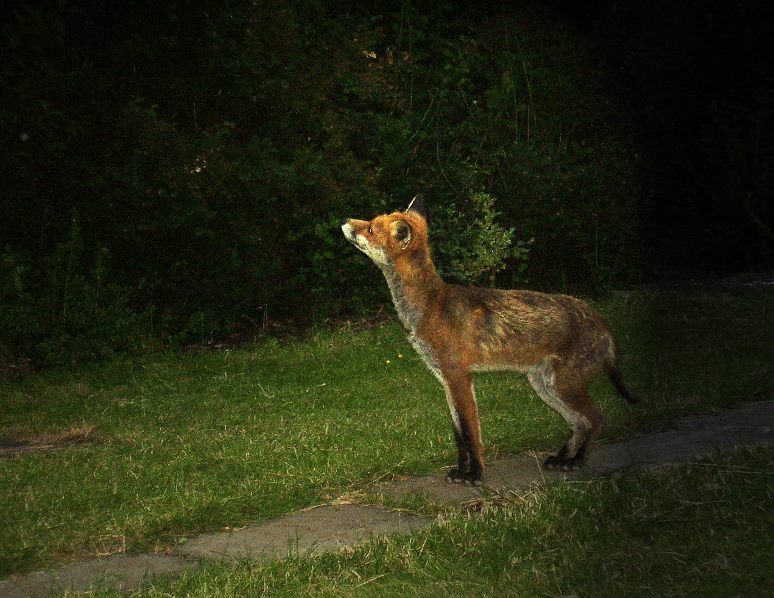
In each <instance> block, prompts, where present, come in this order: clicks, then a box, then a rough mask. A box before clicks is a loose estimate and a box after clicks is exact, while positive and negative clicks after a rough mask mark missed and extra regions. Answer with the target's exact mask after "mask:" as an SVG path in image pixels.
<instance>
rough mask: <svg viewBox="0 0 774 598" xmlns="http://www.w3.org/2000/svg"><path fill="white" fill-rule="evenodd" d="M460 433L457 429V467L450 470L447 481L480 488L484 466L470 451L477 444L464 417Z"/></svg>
mask: <svg viewBox="0 0 774 598" xmlns="http://www.w3.org/2000/svg"><path fill="white" fill-rule="evenodd" d="M459 422H460V431H459V432H458V431H457V429H456V428H455V430H454V439H455V440H456V441H457V454H458V458H457V467H455V468H453V469H451V470H449V473H448V474H447V475H446V481H447V482H452V483H455V484H467V485H469V486H478V485H480V484H481V477H482V475H483V473H484V464H483V463H482V462H481V459H480V458H479V457H477V456H476V454H475V452H474V451H472V450H471V449H470V447H472V446H473V445H474V444H473V443H474V442H475V440H474V439H473V438H472V436H471V433H470V432H471V427H470V425H469V424H468V422H467V420H466V419H465V418H463V417H460V418H459Z"/></svg>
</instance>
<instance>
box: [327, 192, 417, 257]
mask: <svg viewBox="0 0 774 598" xmlns="http://www.w3.org/2000/svg"><path fill="white" fill-rule="evenodd" d="M341 230H342V232H343V233H344V237H346V239H347V241H349V242H350V243H352V244H353V245H354V246H355V247H357V248H358V249H359V250H360V251H362V252H363V253H365V254H366V255H367V256H368V257H370V258H371V259H372V260H373V261H374V263H375V264H376V265H377V266H379V267H380V268H381V267H384V266H387V265H390V264H395V263H396V262H398V261H400V260H401V259H402V258H404V257H409V256H412V255H414V254H416V253H420V252H421V253H422V254H424V255H426V254H427V221H426V220H425V201H424V197H423V196H422V195H417V196H416V197H415V198H414V199H412V200H411V203H410V204H409V206H408V208H406V210H405V211H404V212H393V213H392V214H383V215H381V216H376V217H375V218H374V219H373V220H356V219H354V218H345V219H344V220H342V222H341Z"/></svg>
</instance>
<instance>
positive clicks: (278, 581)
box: [96, 447, 774, 598]
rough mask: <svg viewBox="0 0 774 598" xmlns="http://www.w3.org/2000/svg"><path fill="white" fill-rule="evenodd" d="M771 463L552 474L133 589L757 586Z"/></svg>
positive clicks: (519, 592)
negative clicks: (476, 505) (379, 525)
mask: <svg viewBox="0 0 774 598" xmlns="http://www.w3.org/2000/svg"><path fill="white" fill-rule="evenodd" d="M773 472H774V448H771V447H767V448H757V449H753V450H749V449H748V450H743V451H740V452H738V453H737V454H735V455H733V456H730V457H725V458H723V459H714V460H706V461H704V462H701V463H698V464H694V465H691V466H685V467H673V468H667V469H659V470H654V471H651V472H649V473H644V474H630V475H627V476H624V477H619V478H607V479H599V480H593V481H590V482H584V483H574V484H557V485H553V486H549V487H548V489H547V490H546V491H534V492H524V493H522V494H514V495H512V496H511V497H510V498H509V499H508V500H501V501H499V502H496V503H490V504H488V505H487V506H486V507H485V509H484V510H483V511H482V512H480V513H479V512H475V513H470V512H469V513H459V512H457V513H451V514H449V515H447V516H444V517H441V518H439V520H438V523H437V524H435V525H433V526H431V527H430V528H428V529H426V530H423V531H421V532H415V533H414V534H412V535H410V536H392V537H390V538H385V539H379V540H375V541H371V542H370V543H368V544H365V545H363V546H360V547H358V548H357V549H355V550H354V551H349V552H344V553H338V554H327V555H322V556H317V557H304V556H298V555H295V556H293V555H291V556H290V557H289V558H288V559H286V560H283V561H281V562H277V561H274V562H271V563H268V564H257V563H254V562H243V563H238V564H222V563H207V564H205V565H204V567H203V568H202V569H200V570H198V571H194V572H189V573H186V574H185V575H184V576H183V577H182V578H181V579H179V580H178V581H176V582H172V583H163V582H161V583H157V585H156V586H155V587H153V588H150V589H146V590H143V591H138V592H135V593H134V594H133V595H134V596H142V597H145V598H157V597H160V596H186V597H189V596H190V597H196V596H207V597H224V598H226V597H230V598H236V597H241V596H257V595H270V596H337V597H338V596H375V597H376V596H406V595H410V596H444V597H445V596H597V595H600V594H602V593H605V594H607V595H613V596H658V597H659V598H661V597H664V596H760V595H764V594H765V593H766V592H767V590H766V588H767V587H768V588H770V577H771V571H772V569H771V562H770V559H771V554H772V551H773V550H774V534H772V532H774V515H772V512H771V508H770V507H771V500H772V492H774V473H773ZM753 539H754V541H753ZM768 591H770V589H769V590H768ZM96 595H97V596H105V597H112V596H116V594H115V593H114V592H106V593H102V594H101V593H99V592H98V593H97V594H96Z"/></svg>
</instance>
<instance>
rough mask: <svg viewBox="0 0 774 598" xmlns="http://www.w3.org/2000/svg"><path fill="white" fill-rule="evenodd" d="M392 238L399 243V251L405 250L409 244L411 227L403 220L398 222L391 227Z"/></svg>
mask: <svg viewBox="0 0 774 598" xmlns="http://www.w3.org/2000/svg"><path fill="white" fill-rule="evenodd" d="M392 236H393V237H395V240H396V241H398V243H400V248H401V249H406V247H408V244H409V243H411V227H410V226H409V225H408V224H406V223H405V222H403V220H398V221H396V222H394V223H393V225H392Z"/></svg>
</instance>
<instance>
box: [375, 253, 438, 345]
mask: <svg viewBox="0 0 774 598" xmlns="http://www.w3.org/2000/svg"><path fill="white" fill-rule="evenodd" d="M381 270H382V273H383V274H384V277H385V278H386V279H387V286H389V287H390V293H391V294H392V302H393V303H394V304H395V310H396V311H397V312H398V318H399V319H400V321H401V323H402V324H403V325H404V326H405V327H406V328H407V329H408V330H409V331H410V332H412V333H413V332H415V331H416V329H417V324H418V323H419V321H420V319H421V318H422V315H423V313H424V311H425V309H426V308H427V303H428V295H429V294H431V293H433V292H435V291H437V290H438V289H439V288H441V287H442V286H443V284H444V282H443V280H441V277H440V276H438V272H437V271H436V269H435V265H433V262H432V260H431V259H430V256H429V254H428V252H427V251H426V250H424V249H419V250H417V251H414V252H412V253H411V254H406V255H400V256H398V258H397V259H396V260H395V261H394V262H388V263H386V264H384V265H383V266H382V267H381Z"/></svg>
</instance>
